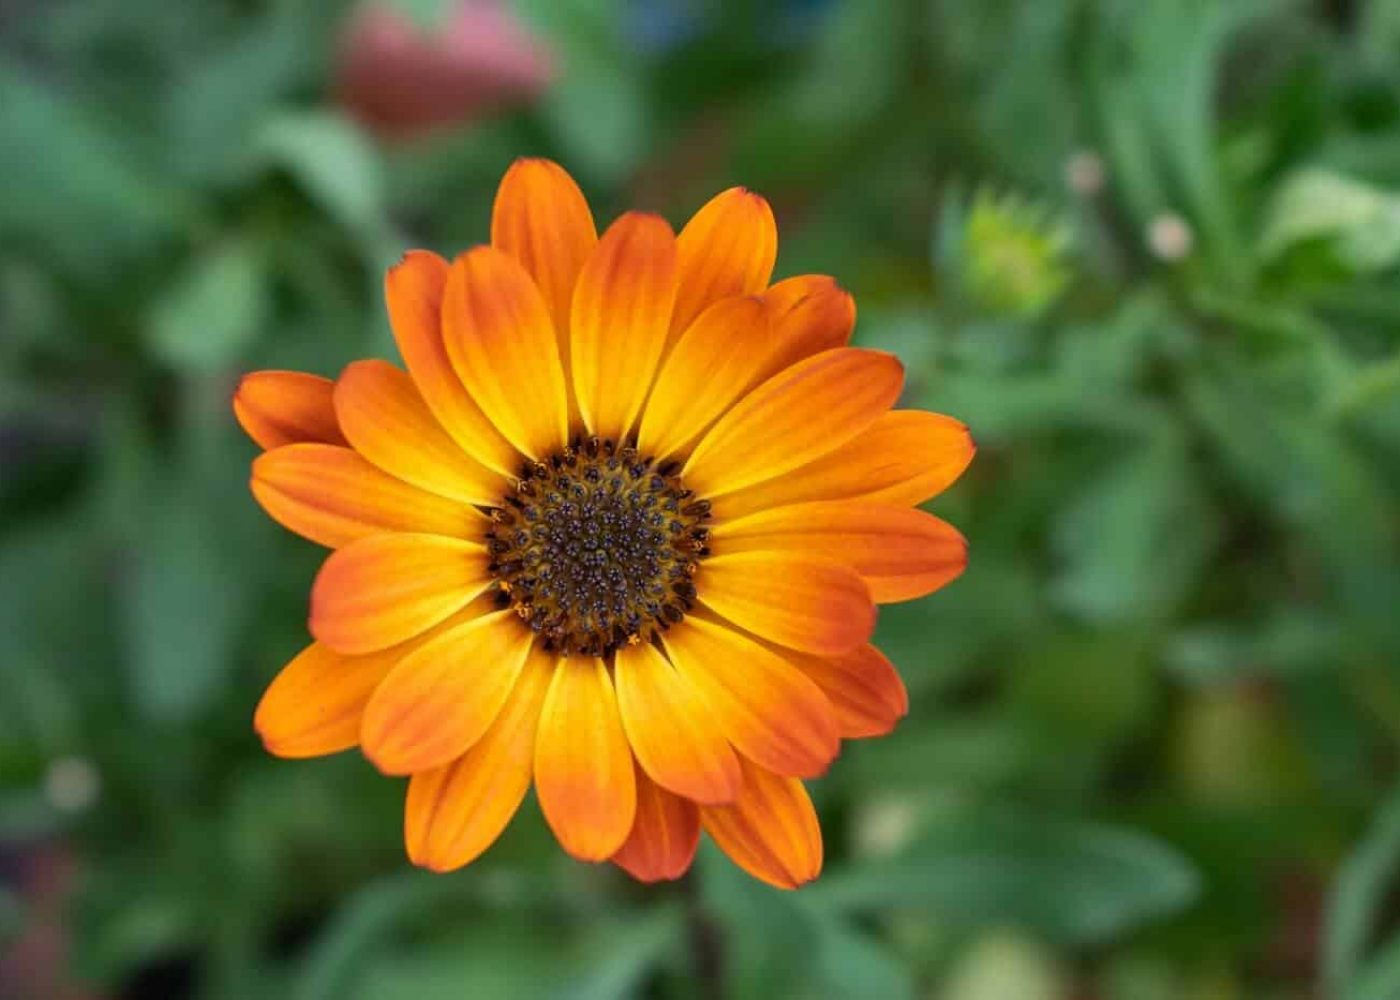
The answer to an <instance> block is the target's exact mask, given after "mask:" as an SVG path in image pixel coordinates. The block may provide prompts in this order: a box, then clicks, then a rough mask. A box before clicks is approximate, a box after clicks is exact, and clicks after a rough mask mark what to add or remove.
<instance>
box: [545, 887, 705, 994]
mask: <svg viewBox="0 0 1400 1000" xmlns="http://www.w3.org/2000/svg"><path fill="white" fill-rule="evenodd" d="M684 932H685V916H684V914H683V913H682V911H681V909H680V907H679V906H676V905H672V904H665V903H663V904H661V905H659V906H655V907H653V908H651V909H648V910H645V911H643V912H642V913H638V914H636V915H635V916H630V917H629V918H628V919H627V920H626V922H625V923H622V924H620V925H616V926H606V927H604V928H602V929H601V933H600V935H599V937H600V940H598V941H596V942H595V947H592V948H588V949H586V950H587V951H588V953H589V954H590V956H591V959H590V961H589V962H588V963H586V964H585V965H583V966H582V967H580V968H577V969H574V970H572V971H571V973H570V975H569V977H568V978H569V984H568V985H567V986H565V987H563V988H562V989H559V990H556V991H555V992H554V993H552V994H551V995H550V996H551V1000H622V998H623V997H630V996H634V995H635V994H636V989H637V987H638V986H639V985H640V984H641V982H642V981H643V979H644V978H645V976H646V974H647V973H648V972H650V971H651V970H652V968H653V967H654V966H655V965H656V963H657V962H658V961H660V960H661V958H662V957H663V956H664V955H665V954H666V953H667V952H668V951H670V950H672V949H673V948H675V947H677V946H678V945H679V944H680V943H681V941H682V936H683V934H684Z"/></svg>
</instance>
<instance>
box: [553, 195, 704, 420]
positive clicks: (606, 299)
mask: <svg viewBox="0 0 1400 1000" xmlns="http://www.w3.org/2000/svg"><path fill="white" fill-rule="evenodd" d="M676 274H677V270H676V238H675V236H674V235H673V234H672V232H671V227H670V226H669V225H667V223H666V220H665V219H662V218H660V217H659V216H655V215H648V214H646V213H644V212H628V213H627V214H626V215H624V216H622V217H621V218H620V219H618V220H617V221H616V222H614V223H613V224H612V225H611V226H609V227H608V231H607V232H606V233H604V234H603V238H602V239H600V240H599V241H598V245H597V246H596V247H595V248H594V249H593V253H592V254H590V255H589V258H588V262H587V263H586V264H584V266H583V272H582V273H581V274H580V275H579V278H578V285H577V287H576V288H575V289H574V301H573V312H572V320H571V326H572V335H571V338H570V341H571V346H570V348H569V353H570V358H571V360H572V364H573V377H574V393H575V395H576V396H577V398H578V407H579V413H580V414H581V415H582V417H583V423H584V426H585V427H587V428H588V429H589V430H590V431H591V432H592V433H594V434H596V435H598V436H599V437H603V438H611V439H613V440H615V441H616V440H621V439H622V438H623V437H624V436H626V435H627V433H628V432H629V431H631V429H632V427H633V425H634V424H635V423H636V420H637V415H638V414H639V413H640V412H641V409H642V403H643V402H645V401H646V398H647V393H648V391H650V389H651V383H652V380H653V379H654V378H655V376H656V369H657V366H658V365H659V364H660V362H661V352H662V350H663V349H664V348H665V346H666V334H667V330H668V324H669V323H670V321H671V308H672V306H673V305H674V303H675V299H676Z"/></svg>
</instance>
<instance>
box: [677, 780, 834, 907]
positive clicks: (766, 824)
mask: <svg viewBox="0 0 1400 1000" xmlns="http://www.w3.org/2000/svg"><path fill="white" fill-rule="evenodd" d="M743 765H744V788H743V791H742V792H740V793H739V798H738V799H737V800H736V801H735V802H734V803H733V804H732V805H727V806H704V807H702V808H701V810H700V820H701V822H702V823H703V824H704V826H705V831H706V832H707V833H708V834H709V835H710V836H711V838H713V839H714V842H715V843H716V844H718V845H719V847H720V850H722V851H724V853H725V854H727V855H729V860H731V861H733V862H734V863H735V864H736V865H738V866H739V867H740V868H742V869H744V871H746V872H748V873H749V874H750V875H752V876H753V877H754V878H756V879H759V880H760V881H763V882H767V883H768V884H769V885H772V886H777V887H778V888H779V889H796V888H797V887H798V886H799V885H802V884H803V883H804V882H810V881H812V879H814V878H816V877H817V876H818V875H820V874H821V870H822V829H821V824H820V823H818V822H817V811H816V810H815V809H813V808H812V800H811V799H810V798H808V797H807V790H806V789H805V788H803V787H802V782H800V781H798V780H797V779H796V778H784V777H780V776H778V775H776V774H771V773H769V772H768V771H765V770H764V769H763V768H761V767H758V766H757V765H755V764H752V763H750V762H748V761H744V762H743Z"/></svg>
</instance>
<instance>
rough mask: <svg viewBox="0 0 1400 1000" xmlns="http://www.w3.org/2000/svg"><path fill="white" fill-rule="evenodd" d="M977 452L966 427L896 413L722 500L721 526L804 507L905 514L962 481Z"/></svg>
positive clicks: (718, 507)
mask: <svg viewBox="0 0 1400 1000" xmlns="http://www.w3.org/2000/svg"><path fill="white" fill-rule="evenodd" d="M975 452H976V448H975V447H974V445H973V443H972V437H971V435H970V434H968V432H967V426H966V425H965V424H963V423H962V422H961V421H958V420H954V419H953V418H952V417H946V416H944V415H943V414H941V413H925V412H924V411H922V410H893V411H891V412H889V413H886V414H884V415H883V416H881V417H880V418H879V419H878V420H876V421H875V423H874V424H872V425H871V426H870V427H869V428H868V429H867V430H866V431H865V432H863V433H861V434H859V435H857V436H856V437H854V438H852V439H851V440H849V441H847V442H846V443H845V444H843V445H841V446H840V447H838V448H836V449H834V450H832V451H830V452H828V453H827V454H825V455H823V456H821V457H820V458H818V459H816V460H815V461H812V462H809V463H808V464H806V465H803V466H801V467H799V468H796V469H793V470H792V471H791V472H788V473H786V474H784V475H782V476H779V477H778V478H776V479H769V480H767V481H766V482H762V483H758V484H756V485H754V486H750V487H747V488H745V489H742V490H738V491H737V492H734V493H729V494H726V495H725V496H722V497H718V498H716V499H715V501H714V514H715V517H716V518H717V519H723V518H731V517H742V516H744V515H745V514H751V513H753V512H755V511H760V510H765V509H767V508H769V507H783V506H786V505H788V504H794V503H801V502H803V501H806V500H867V501H871V502H876V503H884V504H890V505H891V506H895V507H908V506H912V505H914V504H919V503H923V502H924V501H925V500H927V499H928V498H929V497H931V496H934V495H935V494H937V493H940V492H942V491H943V490H944V489H946V488H947V487H948V486H950V485H951V484H952V483H953V482H954V480H956V479H957V478H958V476H960V475H962V473H963V470H964V469H966V468H967V466H968V463H969V462H971V461H972V456H973V454H974V453H975Z"/></svg>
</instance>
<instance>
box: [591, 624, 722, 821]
mask: <svg viewBox="0 0 1400 1000" xmlns="http://www.w3.org/2000/svg"><path fill="white" fill-rule="evenodd" d="M613 680H614V682H615V683H616V685H617V706H618V709H619V711H620V712H621V715H622V728H623V729H624V730H625V731H626V733H627V740H628V742H629V743H631V744H632V752H633V753H634V754H636V757H637V761H638V763H639V764H641V766H642V767H643V769H645V770H646V772H647V773H648V774H649V775H651V777H652V778H653V779H654V780H655V781H656V782H657V784H659V785H661V786H663V787H664V788H667V789H669V790H670V791H672V792H675V793H676V794H677V795H684V796H685V797H686V798H688V799H694V800H695V801H696V802H729V801H731V800H732V799H733V798H734V796H735V795H736V794H737V793H738V791H739V761H738V759H737V758H736V757H735V756H734V751H733V750H732V749H731V748H730V746H729V741H728V740H726V739H725V738H724V734H723V733H722V732H721V731H720V728H719V723H718V722H717V721H715V718H714V715H713V714H712V713H711V712H710V710H709V707H708V706H707V705H706V704H705V702H704V699H703V698H702V697H701V695H700V692H699V691H697V690H696V689H695V688H694V687H692V686H691V685H690V683H689V682H687V681H686V680H685V678H684V677H682V676H681V675H680V674H679V673H677V672H676V668H675V667H673V666H671V664H670V662H669V661H667V659H666V657H665V656H663V655H662V654H661V651H660V650H659V649H657V648H656V647H655V646H653V645H652V644H651V643H649V642H647V643H641V644H639V645H636V646H623V647H621V648H620V649H618V651H617V654H616V659H615V662H614V665H613Z"/></svg>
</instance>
